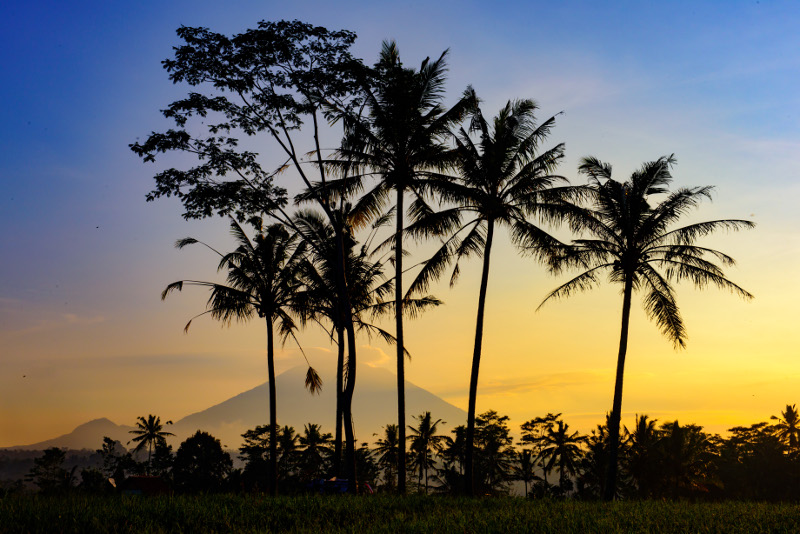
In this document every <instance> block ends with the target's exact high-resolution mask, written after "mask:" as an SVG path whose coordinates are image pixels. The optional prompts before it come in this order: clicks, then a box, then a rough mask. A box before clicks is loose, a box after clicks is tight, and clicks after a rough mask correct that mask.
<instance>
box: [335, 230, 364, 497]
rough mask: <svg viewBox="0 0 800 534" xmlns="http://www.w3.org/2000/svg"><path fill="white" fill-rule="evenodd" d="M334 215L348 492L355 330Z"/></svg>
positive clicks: (354, 481)
mask: <svg viewBox="0 0 800 534" xmlns="http://www.w3.org/2000/svg"><path fill="white" fill-rule="evenodd" d="M335 222H336V221H335V219H334V217H332V216H331V223H332V224H333V227H334V231H335V233H336V255H337V261H336V269H335V270H336V273H335V276H336V289H337V294H338V295H337V296H338V305H339V319H340V324H341V325H343V326H344V331H345V333H346V334H347V354H348V359H347V383H346V384H345V385H344V388H343V390H342V391H343V394H342V419H343V420H344V434H345V467H344V472H345V475H346V476H347V479H348V480H349V481H350V483H349V484H350V488H349V489H350V492H351V493H357V492H358V473H357V472H356V471H357V470H356V448H355V433H354V431H353V392H354V391H355V385H356V332H355V327H354V326H353V306H352V303H351V301H350V292H349V290H348V286H347V277H346V275H345V273H346V269H345V250H344V230H343V228H342V227H341V226H340V225H338V224H335Z"/></svg>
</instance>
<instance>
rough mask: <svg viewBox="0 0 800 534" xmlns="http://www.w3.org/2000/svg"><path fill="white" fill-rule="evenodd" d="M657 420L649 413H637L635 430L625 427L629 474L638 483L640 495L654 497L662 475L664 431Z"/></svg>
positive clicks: (626, 462) (626, 463)
mask: <svg viewBox="0 0 800 534" xmlns="http://www.w3.org/2000/svg"><path fill="white" fill-rule="evenodd" d="M657 421H658V420H657V419H650V418H649V417H648V416H647V415H637V416H636V422H635V424H634V427H633V431H628V428H627V427H625V436H626V438H625V444H626V445H627V454H626V455H625V456H626V458H625V459H626V461H625V465H626V467H627V471H628V475H630V477H631V479H633V481H634V482H635V483H636V487H637V488H638V490H639V495H641V496H642V497H645V498H651V497H653V495H654V492H655V490H656V485H657V483H658V478H659V476H660V475H661V473H659V471H660V470H661V466H660V465H659V463H660V461H661V458H660V457H659V456H660V452H661V451H660V448H659V444H660V441H661V437H662V434H663V432H661V431H659V430H658V428H656V422H657Z"/></svg>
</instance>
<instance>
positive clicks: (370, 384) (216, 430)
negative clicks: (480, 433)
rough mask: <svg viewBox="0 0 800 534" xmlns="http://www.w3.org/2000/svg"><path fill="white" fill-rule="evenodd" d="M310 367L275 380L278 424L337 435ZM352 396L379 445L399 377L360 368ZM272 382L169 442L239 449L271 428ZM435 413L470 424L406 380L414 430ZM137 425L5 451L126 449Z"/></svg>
mask: <svg viewBox="0 0 800 534" xmlns="http://www.w3.org/2000/svg"><path fill="white" fill-rule="evenodd" d="M317 370H318V372H319V373H320V375H321V376H322V378H323V381H324V385H325V386H328V385H329V384H335V383H336V381H335V372H334V369H333V367H332V366H330V368H321V369H317ZM305 372H306V368H305V367H303V366H297V367H293V368H290V369H288V370H286V371H284V372H283V373H281V374H279V375H278V376H276V378H275V383H276V384H275V385H276V388H277V392H278V398H277V410H278V424H279V425H280V426H292V427H294V429H295V431H296V432H298V433H302V432H303V426H304V425H305V424H307V423H317V424H320V425H321V427H322V430H323V431H324V432H330V433H331V434H332V433H333V432H334V430H335V428H334V422H335V406H336V399H335V386H329V387H323V389H322V392H321V393H320V394H318V395H311V394H309V393H308V392H307V391H305V390H304V387H303V384H304V381H305ZM357 373H358V375H357V376H358V379H357V383H356V391H355V394H354V397H353V420H354V423H355V429H356V438H357V440H358V442H359V443H362V442H368V443H370V444H371V443H373V442H374V441H375V439H376V438H375V434H381V433H382V428H383V426H384V425H386V424H394V423H396V422H397V391H396V389H395V388H396V383H397V377H396V375H394V374H392V373H391V372H390V371H388V370H386V369H383V368H376V367H371V366H369V365H366V364H361V365H359V366H358V368H357ZM268 398H269V397H268V382H264V383H262V384H259V385H258V386H255V387H253V388H251V389H249V390H246V391H243V392H241V393H239V394H236V395H234V396H232V397H230V398H228V399H227V400H224V401H222V402H220V403H217V404H214V405H212V406H209V407H208V408H206V409H204V410H200V411H198V412H194V413H191V414H189V415H186V416H185V417H183V418H181V419H179V420H177V421H176V422H175V423H174V424H172V425H169V426H166V425H165V428H164V430H166V431H168V432H172V433H173V434H175V436H172V437H168V438H167V440H168V443H170V444H171V445H172V446H173V447H174V448H177V446H178V445H179V444H180V443H181V442H182V441H183V440H185V439H186V438H188V437H189V436H191V435H192V434H194V433H195V432H196V431H197V430H203V431H205V432H208V433H210V434H211V435H213V436H214V437H216V438H218V439H220V441H221V442H222V444H223V447H225V448H226V449H230V450H233V449H237V448H238V447H239V445H240V444H241V442H242V437H241V435H242V433H244V432H245V431H246V430H248V429H251V428H254V427H256V426H258V425H266V424H267V423H268V417H269V416H268V414H269V403H268ZM425 411H430V412H431V414H432V416H433V417H434V419H442V420H443V422H442V423H441V424H440V426H439V428H440V429H441V432H442V433H447V432H449V431H450V429H451V428H454V427H455V426H457V425H460V424H465V423H466V418H467V415H466V412H465V411H464V410H462V409H460V408H458V407H457V406H454V405H452V404H450V403H449V402H447V401H445V400H444V399H442V398H440V397H438V396H437V395H435V394H433V393H431V392H430V391H427V390H425V389H423V388H421V387H419V386H417V385H415V384H413V383H411V382H409V381H406V424H408V425H412V426H413V425H414V422H415V419H414V416H419V415H421V414H422V413H423V412H425ZM133 429H134V427H133V426H128V425H119V424H116V423H114V422H113V421H111V420H110V419H108V418H106V417H101V418H98V419H93V420H91V421H87V422H86V423H82V424H80V425H78V426H77V427H76V428H75V430H73V431H72V432H70V433H67V434H63V435H61V436H57V437H55V438H51V439H48V440H45V441H40V442H38V443H33V444H30V445H16V446H13V447H3V448H2V449H0V450H43V449H47V448H50V447H59V448H67V449H74V450H80V449H90V450H94V449H99V448H100V447H101V446H102V443H103V437H104V436H108V437H110V438H112V439H115V440H117V441H120V442H121V443H122V444H123V445H125V444H126V443H127V442H128V441H129V440H130V438H131V436H130V434H129V431H130V430H133Z"/></svg>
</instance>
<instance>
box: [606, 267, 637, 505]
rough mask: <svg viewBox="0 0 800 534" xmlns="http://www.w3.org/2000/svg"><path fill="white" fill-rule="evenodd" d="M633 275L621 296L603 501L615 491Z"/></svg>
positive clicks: (611, 496)
mask: <svg viewBox="0 0 800 534" xmlns="http://www.w3.org/2000/svg"><path fill="white" fill-rule="evenodd" d="M632 293H633V276H632V275H625V289H624V292H623V297H622V329H621V332H620V336H619V355H618V356H617V377H616V381H615V383H614V405H613V407H612V408H611V419H610V420H609V422H608V425H609V428H608V448H609V451H608V475H607V476H606V487H605V489H604V492H603V500H604V501H613V500H614V495H615V494H616V492H617V456H618V453H619V425H620V419H621V418H622V378H623V374H624V371H625V355H626V354H627V352H628V325H629V323H630V318H631V295H632Z"/></svg>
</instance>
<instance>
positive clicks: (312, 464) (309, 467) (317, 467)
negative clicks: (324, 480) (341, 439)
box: [298, 423, 333, 479]
mask: <svg viewBox="0 0 800 534" xmlns="http://www.w3.org/2000/svg"><path fill="white" fill-rule="evenodd" d="M332 441H333V440H332V436H331V434H330V433H328V432H325V433H322V431H321V429H320V426H319V425H318V424H315V423H308V424H306V425H305V428H304V429H303V434H302V435H300V436H299V437H298V443H299V445H300V449H301V450H300V455H299V456H300V465H301V469H302V472H303V475H304V478H305V479H314V478H319V477H323V476H325V472H326V469H327V465H328V460H329V458H330V457H331V454H332V452H333V451H332V450H331V442H332Z"/></svg>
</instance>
